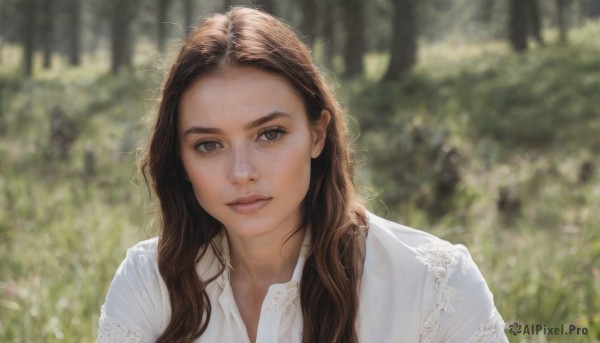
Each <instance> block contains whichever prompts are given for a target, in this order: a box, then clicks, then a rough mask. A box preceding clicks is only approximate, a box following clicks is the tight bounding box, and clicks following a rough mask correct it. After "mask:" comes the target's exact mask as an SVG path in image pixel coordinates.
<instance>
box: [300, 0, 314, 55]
mask: <svg viewBox="0 0 600 343" xmlns="http://www.w3.org/2000/svg"><path fill="white" fill-rule="evenodd" d="M300 9H301V12H302V21H301V22H300V31H301V32H302V35H303V36H305V37H306V38H305V40H304V41H305V42H306V44H307V45H308V47H309V48H312V46H313V43H314V42H315V35H316V23H317V1H316V0H300Z"/></svg>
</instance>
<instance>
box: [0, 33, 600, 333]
mask: <svg viewBox="0 0 600 343" xmlns="http://www.w3.org/2000/svg"><path fill="white" fill-rule="evenodd" d="M599 34H600V26H599V25H589V26H587V27H585V28H582V29H579V30H576V31H572V32H571V34H570V39H571V44H570V45H568V46H560V45H556V44H552V43H551V44H550V46H548V47H547V48H545V49H534V50H532V51H530V52H529V53H528V54H527V55H524V56H516V55H513V54H512V53H511V52H510V51H509V50H508V49H507V48H506V46H504V45H503V44H500V43H490V44H487V45H484V44H479V45H468V44H452V45H448V44H447V45H444V44H439V45H436V46H427V47H423V48H422V49H421V51H420V64H419V65H418V66H417V68H416V69H415V71H414V72H413V73H411V74H410V75H407V77H406V78H405V79H404V80H403V81H399V82H395V83H379V82H378V81H377V80H378V78H379V76H380V75H381V74H382V73H383V70H384V67H385V62H386V60H387V58H386V57H385V56H380V55H369V56H367V58H366V61H367V75H366V76H365V77H364V78H361V79H359V80H352V81H344V82H343V83H342V84H341V89H340V94H341V95H342V97H343V98H344V99H347V100H346V101H344V103H345V104H346V106H347V107H349V108H350V110H351V113H352V115H353V116H354V117H355V118H356V121H357V124H358V126H359V127H360V129H361V131H362V133H361V135H360V136H359V137H358V139H357V140H356V142H355V143H354V148H355V150H356V151H357V153H358V159H359V160H363V161H364V162H363V163H362V164H361V165H360V166H359V168H358V170H357V175H358V183H359V185H360V190H361V192H362V193H370V194H374V195H375V197H374V199H372V200H371V201H370V204H369V206H370V208H371V209H373V210H374V211H375V212H377V213H379V214H382V215H384V216H386V217H389V218H391V219H395V220H397V221H399V222H402V223H405V224H407V225H411V226H414V227H417V228H421V229H424V230H427V231H430V232H433V233H435V234H437V235H439V236H441V237H443V238H446V239H449V240H451V241H452V242H455V243H463V244H465V245H466V246H467V247H468V248H469V250H470V252H471V254H472V255H473V258H474V260H475V261H476V263H477V264H478V266H479V268H480V269H481V271H482V273H483V275H484V276H485V278H486V280H487V282H488V284H489V286H490V288H491V290H492V292H493V293H494V296H495V302H496V306H497V307H498V309H499V311H500V312H501V314H502V315H503V317H504V319H505V321H507V322H509V323H512V322H513V321H517V322H519V323H522V324H544V325H546V326H558V325H560V324H565V325H567V326H568V325H569V324H576V325H578V326H580V327H586V328H588V330H589V333H588V336H585V337H584V336H578V337H573V336H572V337H566V336H565V337H556V336H547V337H544V336H512V335H510V337H509V338H510V340H511V342H522V341H528V342H590V341H592V342H593V341H600V213H599V212H598V209H599V208H600V177H599V175H598V173H596V176H595V177H594V178H592V179H591V180H590V181H588V182H587V183H581V182H579V181H578V173H579V167H580V165H581V164H582V163H583V162H585V161H592V162H594V163H595V164H596V168H597V169H598V168H600V166H598V151H599V150H598V148H599V147H600V115H599V110H598V109H597V107H598V106H597V104H596V102H597V101H595V95H596V94H600V71H599V70H600V69H598V66H600V45H599V44H598V40H597V39H596V38H597V37H598V35H599ZM549 41H550V42H551V41H552V40H551V39H550V40H549ZM5 49H8V48H7V47H5ZM11 49H12V48H11ZM15 51H16V50H15V49H12V50H8V51H7V52H5V54H4V56H5V60H4V63H5V64H3V65H0V161H2V162H1V163H0V211H1V212H0V260H1V261H2V264H0V341H2V342H55V341H68V342H70V341H75V342H79V341H93V340H94V339H95V335H96V330H97V321H98V315H99V309H100V306H101V305H102V303H103V300H104V296H105V293H106V290H107V288H108V286H109V283H110V280H111V279H112V276H113V275H114V272H115V271H116V269H117V267H118V265H119V263H120V261H121V260H122V259H123V257H124V255H125V250H126V248H127V247H129V246H131V245H132V244H134V243H135V242H137V241H139V240H141V239H145V238H146V237H148V236H151V235H153V234H154V232H155V230H154V228H153V226H152V225H153V223H152V222H151V221H149V220H148V219H147V211H146V204H147V200H148V199H147V190H146V188H145V186H144V185H143V182H141V180H139V178H136V173H135V167H134V163H135V149H136V147H137V146H139V145H140V144H141V142H142V141H143V139H144V137H145V135H146V134H147V128H146V123H147V121H148V120H147V119H148V117H149V115H150V113H151V111H152V110H153V107H154V105H155V104H154V100H153V99H155V98H156V91H155V89H156V88H157V86H158V82H157V75H158V74H157V72H156V71H155V70H154V67H148V66H149V65H151V64H152V61H149V60H142V61H139V63H138V64H136V67H135V68H133V70H130V71H126V72H124V73H123V74H122V75H120V76H118V77H114V76H107V75H106V74H105V70H107V66H106V65H103V64H101V63H92V62H93V61H101V60H103V59H102V58H100V57H98V56H96V57H94V56H92V57H86V58H87V60H86V61H88V62H87V63H86V64H84V67H81V68H69V67H67V66H66V65H65V64H64V63H62V62H60V63H57V66H56V67H55V68H54V69H53V70H50V71H42V70H39V69H38V70H37V72H36V76H35V77H34V78H33V79H29V80H28V79H24V78H22V77H20V76H19V75H18V71H17V70H16V65H15V64H12V65H11V64H10V63H9V62H10V61H9V60H8V59H7V58H6V57H7V56H13V55H15V56H16V55H18V54H16V53H15ZM148 55H149V56H151V54H148ZM55 108H59V109H60V111H62V113H63V114H64V117H65V118H66V119H65V120H67V121H69V122H72V123H73V125H75V126H76V127H77V130H78V133H79V134H78V136H77V139H76V140H75V142H74V143H73V146H72V148H71V150H70V157H69V159H68V160H65V161H60V160H58V159H57V158H56V147H54V146H53V145H52V142H51V140H50V138H49V132H50V120H49V113H50V112H51V111H52V110H53V109H55ZM453 148H454V149H456V151H458V152H459V154H460V159H458V162H457V164H456V166H457V168H458V170H459V172H460V178H461V180H460V182H459V183H458V184H457V186H456V190H455V192H454V194H453V195H452V196H451V197H448V198H445V199H443V200H442V201H438V200H437V199H436V193H435V179H436V177H437V175H438V174H439V172H440V170H441V169H442V164H443V157H444V156H445V154H447V152H448V151H450V149H453ZM86 151H88V152H89V151H93V153H94V156H95V158H96V174H95V175H87V174H86V172H85V162H84V155H85V153H86ZM501 187H510V189H512V190H514V191H515V192H516V193H518V194H519V197H520V200H521V213H520V215H519V216H516V217H515V218H511V219H510V220H506V219H505V218H502V217H501V216H500V215H499V214H498V211H497V210H496V201H497V197H498V191H499V189H500V188H501ZM367 196H368V195H367Z"/></svg>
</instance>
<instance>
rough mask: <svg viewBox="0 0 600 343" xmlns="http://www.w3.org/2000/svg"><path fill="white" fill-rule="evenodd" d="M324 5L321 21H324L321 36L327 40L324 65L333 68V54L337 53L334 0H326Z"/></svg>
mask: <svg viewBox="0 0 600 343" xmlns="http://www.w3.org/2000/svg"><path fill="white" fill-rule="evenodd" d="M322 5H323V15H322V18H323V20H321V22H322V23H323V28H322V29H323V32H322V34H321V36H322V37H323V39H324V40H325V44H324V46H325V61H324V62H323V63H324V65H325V66H326V67H327V68H329V69H330V70H333V56H334V55H335V35H334V24H335V21H336V20H335V13H334V6H335V5H334V3H333V0H325V1H324V3H323V4H322Z"/></svg>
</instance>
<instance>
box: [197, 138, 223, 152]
mask: <svg viewBox="0 0 600 343" xmlns="http://www.w3.org/2000/svg"><path fill="white" fill-rule="evenodd" d="M219 146H220V144H219V143H217V142H215V141H205V142H198V143H196V145H195V147H194V148H195V149H196V150H198V151H199V152H201V153H203V154H208V153H211V152H213V151H215V150H217V149H218V148H219Z"/></svg>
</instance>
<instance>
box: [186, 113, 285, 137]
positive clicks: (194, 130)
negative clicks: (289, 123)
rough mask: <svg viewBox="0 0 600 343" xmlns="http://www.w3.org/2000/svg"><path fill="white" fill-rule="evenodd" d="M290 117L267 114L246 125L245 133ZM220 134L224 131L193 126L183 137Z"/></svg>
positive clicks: (282, 114)
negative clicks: (272, 121) (273, 121)
mask: <svg viewBox="0 0 600 343" xmlns="http://www.w3.org/2000/svg"><path fill="white" fill-rule="evenodd" d="M289 117H290V115H289V114H287V113H284V112H273V113H270V114H267V115H266V116H264V117H260V118H258V119H256V120H254V121H252V122H250V123H248V124H246V125H244V131H248V130H251V129H255V128H257V127H259V126H261V125H263V124H266V123H268V122H270V121H271V120H275V119H279V118H289ZM194 133H195V134H203V133H204V134H219V133H223V130H221V129H217V128H212V127H200V126H192V127H190V128H189V129H187V130H185V132H184V133H183V136H184V137H185V136H187V135H189V134H194Z"/></svg>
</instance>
